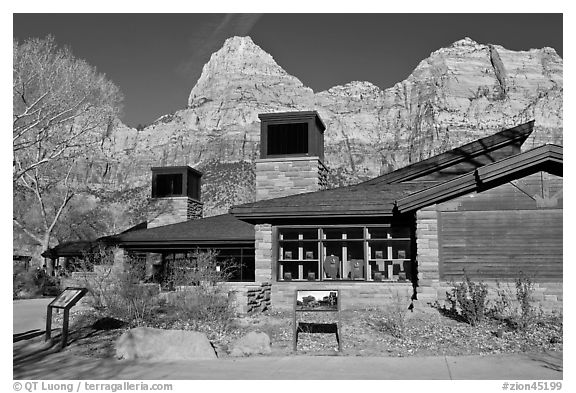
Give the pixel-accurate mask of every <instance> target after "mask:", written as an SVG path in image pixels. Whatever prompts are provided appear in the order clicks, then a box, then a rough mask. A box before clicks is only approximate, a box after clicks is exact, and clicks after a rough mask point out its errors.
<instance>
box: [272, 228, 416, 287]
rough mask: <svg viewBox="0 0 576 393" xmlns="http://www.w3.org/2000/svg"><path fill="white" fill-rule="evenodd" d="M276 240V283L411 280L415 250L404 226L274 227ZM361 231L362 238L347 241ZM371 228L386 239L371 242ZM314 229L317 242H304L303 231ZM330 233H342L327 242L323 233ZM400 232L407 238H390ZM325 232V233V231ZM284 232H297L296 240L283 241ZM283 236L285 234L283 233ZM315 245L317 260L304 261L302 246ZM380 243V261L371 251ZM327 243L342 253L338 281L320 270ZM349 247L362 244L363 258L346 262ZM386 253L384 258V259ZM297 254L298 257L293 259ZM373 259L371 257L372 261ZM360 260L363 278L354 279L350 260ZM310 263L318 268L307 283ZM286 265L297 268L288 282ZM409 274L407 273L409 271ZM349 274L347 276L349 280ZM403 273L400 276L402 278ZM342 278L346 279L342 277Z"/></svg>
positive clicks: (409, 231)
mask: <svg viewBox="0 0 576 393" xmlns="http://www.w3.org/2000/svg"><path fill="white" fill-rule="evenodd" d="M276 228H277V233H276V236H275V237H276V240H277V247H276V249H275V258H274V261H275V267H274V268H275V269H276V281H278V282H285V281H317V282H323V281H330V282H331V281H354V282H375V281H382V282H397V281H406V280H409V279H410V276H411V274H412V273H413V271H412V266H413V265H412V264H413V263H415V250H414V249H415V246H414V228H412V226H411V225H409V224H408V223H406V224H405V225H394V224H392V223H384V224H348V225H297V226H296V225H279V226H277V227H276ZM358 228H360V229H362V237H361V238H359V237H358V236H357V235H356V237H355V238H348V233H349V232H351V231H352V230H354V229H356V230H357V229H358ZM373 228H378V229H379V230H386V233H387V234H388V236H387V237H385V238H383V237H379V238H373V237H372V236H371V235H372V234H371V232H370V230H371V229H373ZM310 229H316V230H317V232H318V236H317V238H316V239H304V236H303V231H304V230H310ZM333 229H341V230H342V235H341V238H337V237H336V238H327V236H326V232H329V231H330V230H333ZM398 229H400V232H403V233H405V234H406V233H407V235H408V236H407V237H393V236H392V234H393V233H394V232H396V231H398ZM326 230H328V231H326ZM287 231H293V232H298V233H299V235H298V239H284V238H283V235H284V233H285V232H287ZM283 232H284V233H283ZM312 242H316V243H317V250H316V253H315V254H314V255H315V256H316V258H306V255H305V254H304V253H305V248H306V247H305V246H304V245H305V244H306V243H312ZM376 242H377V243H379V244H381V245H385V246H386V247H385V248H382V249H381V250H378V251H380V252H382V254H383V255H381V257H379V258H376V257H375V256H374V254H375V252H373V251H376V250H372V249H373V247H374V244H376ZM330 243H335V244H340V245H341V253H340V254H339V255H338V256H339V259H340V261H339V271H340V274H339V277H338V278H335V279H332V278H329V277H326V274H325V271H324V269H323V261H324V260H325V258H326V254H327V245H329V244H330ZM350 243H361V244H362V251H363V255H362V258H359V257H358V258H354V257H351V258H350V259H348V254H349V253H348V247H349V244H350ZM285 245H291V247H290V248H291V249H292V250H291V251H292V254H293V256H292V258H286V255H285V251H287V250H286V248H287V247H286V246H285ZM399 251H401V252H403V253H404V258H400V256H401V255H402V254H401V253H400V254H399ZM384 253H385V255H384ZM294 254H297V255H294ZM373 256H374V257H373ZM359 259H362V262H363V264H362V272H361V274H362V277H355V275H354V274H353V273H352V268H351V263H352V260H359ZM309 262H316V263H317V266H316V269H315V273H316V274H315V277H314V278H313V279H310V278H309V277H308V276H306V275H305V271H304V269H305V264H306V263H309ZM288 263H292V264H298V266H297V269H298V270H297V274H293V277H291V278H290V279H285V277H284V272H285V270H286V268H285V265H286V264H288ZM374 266H377V268H380V266H382V267H385V269H382V270H379V271H374ZM409 269H410V270H411V271H410V272H409V271H408V270H409ZM289 270H291V272H295V271H296V269H295V266H293V267H292V269H289ZM348 273H350V276H348ZM372 273H374V274H375V273H380V277H378V278H375V276H374V275H373V274H372ZM401 273H403V274H401ZM343 276H345V277H343Z"/></svg>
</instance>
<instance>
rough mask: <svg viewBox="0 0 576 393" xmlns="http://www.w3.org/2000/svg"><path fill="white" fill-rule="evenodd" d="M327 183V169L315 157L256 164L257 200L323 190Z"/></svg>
mask: <svg viewBox="0 0 576 393" xmlns="http://www.w3.org/2000/svg"><path fill="white" fill-rule="evenodd" d="M327 182H328V169H327V168H326V166H325V165H324V164H323V163H322V161H320V159H319V158H318V157H293V158H278V159H276V158H266V159H260V160H257V161H256V200H257V201H261V200H264V199H272V198H280V197H284V196H289V195H295V194H301V193H305V192H313V191H319V190H323V189H326V188H327Z"/></svg>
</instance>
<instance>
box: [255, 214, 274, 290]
mask: <svg viewBox="0 0 576 393" xmlns="http://www.w3.org/2000/svg"><path fill="white" fill-rule="evenodd" d="M254 231H255V241H254V247H255V261H254V268H255V271H254V275H255V281H256V282H270V281H271V280H272V269H273V268H274V267H273V262H272V225H270V224H258V225H255V226H254Z"/></svg>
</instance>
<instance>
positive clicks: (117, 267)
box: [112, 247, 126, 272]
mask: <svg viewBox="0 0 576 393" xmlns="http://www.w3.org/2000/svg"><path fill="white" fill-rule="evenodd" d="M113 253H114V255H113V260H114V263H113V264H112V271H113V272H121V271H123V270H124V262H125V261H126V250H124V249H123V248H120V247H116V248H115V249H114V252H113Z"/></svg>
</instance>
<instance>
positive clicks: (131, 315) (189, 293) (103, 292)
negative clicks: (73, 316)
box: [83, 249, 236, 331]
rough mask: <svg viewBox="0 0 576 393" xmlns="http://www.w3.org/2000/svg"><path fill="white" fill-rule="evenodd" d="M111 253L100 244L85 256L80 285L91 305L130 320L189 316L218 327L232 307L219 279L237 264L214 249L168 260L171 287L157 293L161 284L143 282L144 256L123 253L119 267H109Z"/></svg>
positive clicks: (167, 321)
mask: <svg viewBox="0 0 576 393" xmlns="http://www.w3.org/2000/svg"><path fill="white" fill-rule="evenodd" d="M114 253H115V252H114V250H113V249H99V250H96V251H95V252H94V253H92V254H90V255H86V256H85V258H84V261H83V265H84V269H85V272H86V273H85V279H84V281H85V282H84V285H85V286H86V287H87V288H88V289H89V290H90V293H91V295H92V305H93V306H94V308H95V309H97V310H99V311H102V312H104V313H105V314H107V315H108V316H111V317H114V318H118V319H121V320H124V321H126V322H128V323H129V324H130V325H132V326H142V325H155V326H157V325H159V324H161V325H162V326H164V327H167V325H170V322H172V323H176V322H181V321H192V322H193V325H194V326H198V325H200V324H207V325H209V326H211V328H212V329H216V330H218V331H224V330H226V329H227V328H228V326H229V323H230V321H231V319H232V318H233V312H232V310H231V309H230V308H229V307H228V298H227V292H225V291H224V289H223V288H222V287H221V285H219V283H221V282H223V281H226V280H227V279H228V278H229V277H230V276H231V274H232V271H233V269H234V268H236V266H235V265H234V264H233V263H232V262H229V261H222V260H219V259H218V258H217V257H218V254H217V253H216V252H214V251H207V252H195V253H193V254H192V257H191V258H182V259H177V260H173V261H170V263H169V264H168V265H167V266H166V269H165V271H164V274H163V284H164V285H165V287H166V288H171V289H172V290H173V291H172V292H170V293H169V296H160V284H158V283H155V284H154V283H145V282H144V281H145V279H146V263H145V261H143V260H139V259H136V258H131V257H129V256H125V258H124V266H123V268H119V267H114V266H113V265H114ZM166 299H167V300H168V301H167V300H166Z"/></svg>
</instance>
